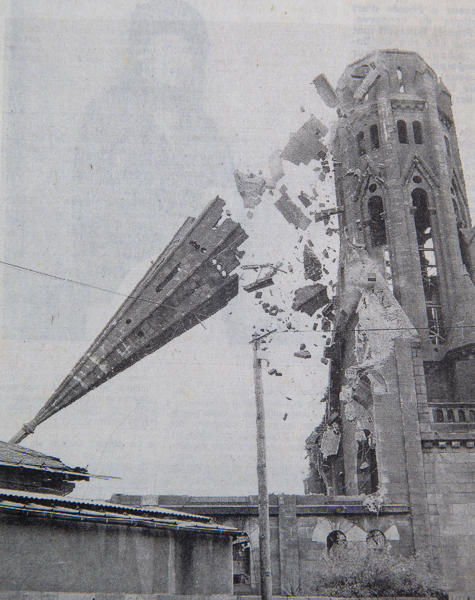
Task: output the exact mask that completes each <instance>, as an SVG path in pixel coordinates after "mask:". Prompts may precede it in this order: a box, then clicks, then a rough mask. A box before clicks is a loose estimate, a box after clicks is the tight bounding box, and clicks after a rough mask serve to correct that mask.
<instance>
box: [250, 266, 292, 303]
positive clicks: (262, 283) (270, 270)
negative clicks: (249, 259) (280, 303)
mask: <svg viewBox="0 0 475 600" xmlns="http://www.w3.org/2000/svg"><path fill="white" fill-rule="evenodd" d="M281 266H282V263H278V264H276V265H274V264H272V263H265V264H263V265H242V267H241V268H242V269H244V270H249V269H251V270H253V271H257V277H256V279H255V281H253V282H252V283H248V284H247V285H244V286H243V290H245V291H246V292H255V291H256V290H260V289H261V288H264V287H269V286H270V285H274V280H273V277H274V275H275V274H276V273H277V272H278V271H280V272H282V273H285V271H283V270H282V269H281V268H280V267H281ZM263 269H267V273H266V274H265V275H263V276H262V277H261V276H260V274H261V272H262V270H263ZM257 297H258V298H261V297H262V293H261V295H260V296H257V294H256V298H257ZM267 306H269V305H267ZM263 307H265V304H264V305H263ZM277 312H278V309H277ZM277 312H276V314H277Z"/></svg>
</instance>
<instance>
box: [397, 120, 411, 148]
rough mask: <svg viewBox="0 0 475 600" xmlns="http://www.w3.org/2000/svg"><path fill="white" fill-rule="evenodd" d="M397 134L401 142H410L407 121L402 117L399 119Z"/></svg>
mask: <svg viewBox="0 0 475 600" xmlns="http://www.w3.org/2000/svg"><path fill="white" fill-rule="evenodd" d="M397 136H398V138H399V143H401V144H409V138H408V136H407V125H406V121H403V120H402V119H399V121H398V122H397Z"/></svg>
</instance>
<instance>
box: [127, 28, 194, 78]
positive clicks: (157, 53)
mask: <svg viewBox="0 0 475 600" xmlns="http://www.w3.org/2000/svg"><path fill="white" fill-rule="evenodd" d="M137 59H138V63H139V66H140V72H141V75H142V77H143V79H144V81H145V83H146V84H147V85H149V86H155V85H166V86H169V87H177V88H179V87H182V86H184V85H186V83H187V82H189V81H191V79H192V75H193V61H194V58H193V52H192V45H191V43H190V42H189V41H188V40H186V39H185V38H184V37H183V36H181V35H179V34H176V33H163V34H157V35H155V36H150V37H148V39H147V40H146V43H144V44H140V46H139V48H137Z"/></svg>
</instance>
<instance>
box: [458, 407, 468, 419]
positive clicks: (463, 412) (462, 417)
mask: <svg viewBox="0 0 475 600" xmlns="http://www.w3.org/2000/svg"><path fill="white" fill-rule="evenodd" d="M458 420H459V423H465V421H466V420H467V419H466V418H465V411H464V410H463V409H462V408H459V410H458Z"/></svg>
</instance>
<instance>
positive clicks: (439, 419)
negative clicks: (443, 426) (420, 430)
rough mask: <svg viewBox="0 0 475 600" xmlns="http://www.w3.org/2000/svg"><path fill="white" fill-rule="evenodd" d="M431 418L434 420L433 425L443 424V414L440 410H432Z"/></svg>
mask: <svg viewBox="0 0 475 600" xmlns="http://www.w3.org/2000/svg"><path fill="white" fill-rule="evenodd" d="M432 416H433V418H434V423H443V422H444V413H443V411H442V409H441V408H434V409H433V410H432Z"/></svg>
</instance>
